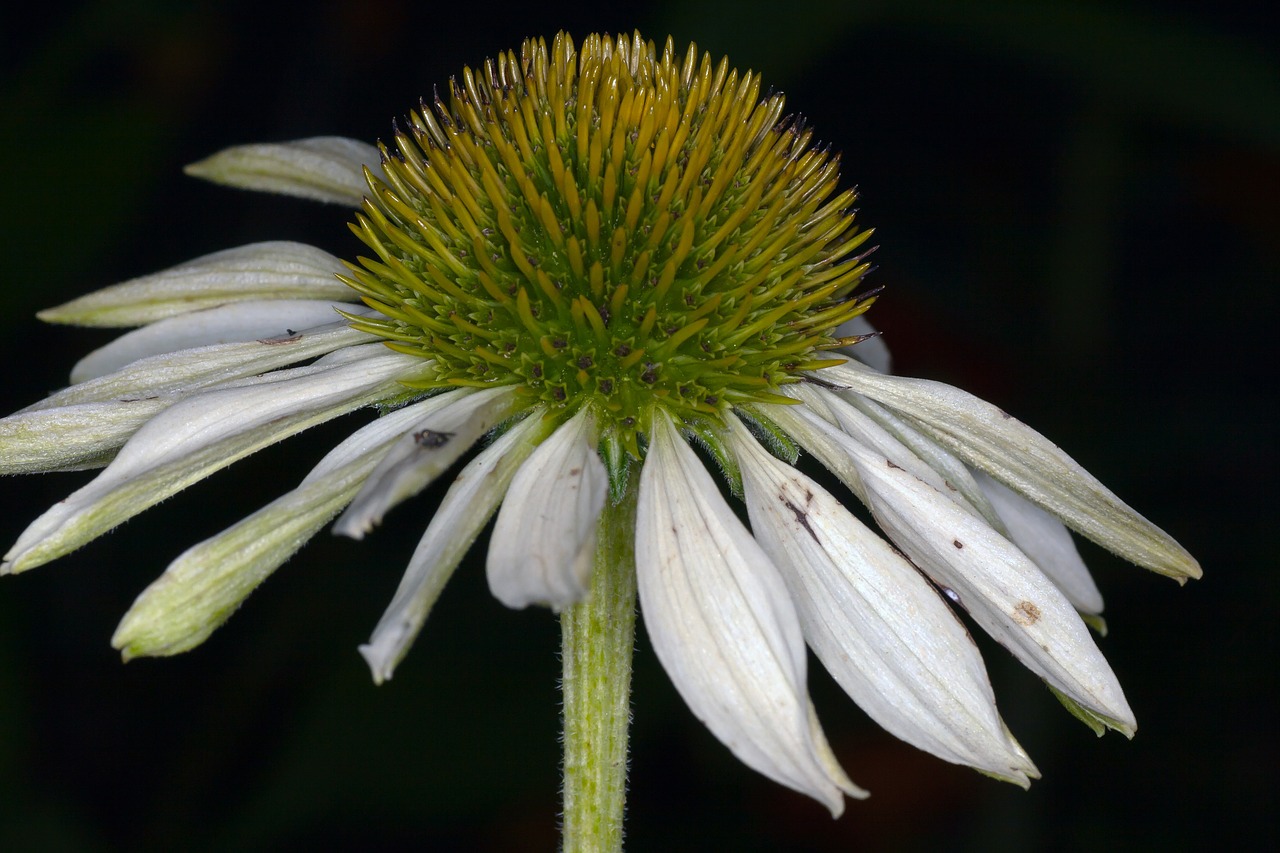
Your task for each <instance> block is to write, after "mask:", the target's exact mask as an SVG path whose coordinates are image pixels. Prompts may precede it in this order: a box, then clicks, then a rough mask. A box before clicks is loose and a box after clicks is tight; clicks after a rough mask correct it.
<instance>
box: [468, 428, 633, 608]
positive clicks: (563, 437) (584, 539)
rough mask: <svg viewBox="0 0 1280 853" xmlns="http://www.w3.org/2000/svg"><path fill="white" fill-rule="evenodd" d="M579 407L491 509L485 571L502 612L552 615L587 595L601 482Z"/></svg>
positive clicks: (604, 484)
mask: <svg viewBox="0 0 1280 853" xmlns="http://www.w3.org/2000/svg"><path fill="white" fill-rule="evenodd" d="M592 430H593V424H592V417H591V414H590V412H589V411H588V410H587V409H586V407H583V408H582V409H580V410H579V411H578V413H577V414H576V415H574V416H573V417H572V418H570V419H569V420H568V421H567V422H566V423H565V424H564V425H562V426H561V427H560V428H559V429H557V430H556V431H555V432H554V433H552V434H551V437H550V438H548V439H547V440H546V441H544V442H543V443H542V444H540V445H538V449H537V450H535V451H533V454H532V455H531V456H530V457H529V461H527V462H525V463H524V464H523V465H521V466H520V470H519V471H518V472H517V473H516V476H515V479H514V480H512V481H511V488H510V489H508V490H507V496H506V498H504V499H503V502H502V508H501V509H499V510H498V520H497V522H495V524H494V527H493V536H492V537H490V540H489V555H488V559H487V562H486V573H487V575H488V578H489V590H490V591H491V592H492V593H493V596H494V598H496V599H498V600H499V601H501V602H502V603H503V604H505V605H507V606H508V607H513V608H523V607H528V606H529V605H530V604H547V605H550V606H551V608H552V609H554V610H559V609H560V608H562V607H565V606H567V605H569V604H573V603H574V602H577V601H580V600H582V598H583V596H585V595H586V594H587V589H588V586H589V583H590V579H591V567H592V562H593V560H594V558H595V543H596V521H597V520H598V519H599V518H600V511H601V510H602V509H604V501H605V495H606V493H607V492H608V489H609V477H608V474H606V472H605V469H604V463H602V462H601V461H600V456H599V454H598V453H596V449H595V445H594V443H593V441H592Z"/></svg>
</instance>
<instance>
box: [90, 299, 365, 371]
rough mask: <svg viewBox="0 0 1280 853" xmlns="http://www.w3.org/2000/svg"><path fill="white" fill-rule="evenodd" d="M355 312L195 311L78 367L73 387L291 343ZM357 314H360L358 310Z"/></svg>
mask: <svg viewBox="0 0 1280 853" xmlns="http://www.w3.org/2000/svg"><path fill="white" fill-rule="evenodd" d="M338 308H342V309H344V310H347V311H350V310H352V309H354V308H355V306H353V305H347V304H345V303H341V302H330V301H323V300H318V299H308V300H299V299H289V300H284V299H277V300H271V301H258V302H236V303H232V304H230V305H222V306H219V307H217V308H207V309H204V310H201V311H192V312H190V313H187V314H183V315H181V316H178V317H170V318H168V319H165V320H160V321H159V322H156V323H152V324H150V325H148V326H143V327H142V328H141V329H135V330H134V331H132V332H129V333H128V334H125V335H121V336H120V337H118V338H116V339H115V340H114V341H112V342H111V343H109V344H107V345H106V346H104V347H99V348H98V349H96V350H94V351H93V352H91V353H89V354H88V355H86V356H85V357H84V358H82V359H80V361H79V362H77V363H76V366H75V367H74V368H72V370H71V382H72V384H78V383H80V382H85V381H87V380H89V379H96V378H98V377H99V376H105V375H107V374H108V373H113V372H115V371H117V370H119V369H121V368H123V367H125V366H127V365H129V364H131V363H133V362H135V361H138V360H139V359H142V358H149V357H151V356H157V355H164V354H166V353H171V352H176V351H178V350H184V349H191V348H192V347H203V346H210V345H213V344H229V343H237V342H249V341H256V340H259V339H265V340H270V339H275V338H291V337H293V336H294V335H296V334H298V333H299V332H301V331H303V330H305V329H314V328H317V327H319V326H329V325H332V324H333V323H336V322H339V319H340V318H339V317H338V315H337V313H336V309H338ZM357 310H358V309H357Z"/></svg>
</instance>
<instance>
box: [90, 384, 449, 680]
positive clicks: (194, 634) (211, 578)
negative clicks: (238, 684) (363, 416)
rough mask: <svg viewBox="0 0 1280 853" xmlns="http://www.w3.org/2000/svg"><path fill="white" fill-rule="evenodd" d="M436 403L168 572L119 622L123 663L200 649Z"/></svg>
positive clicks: (414, 411) (369, 434)
mask: <svg viewBox="0 0 1280 853" xmlns="http://www.w3.org/2000/svg"><path fill="white" fill-rule="evenodd" d="M437 400H438V398H432V399H430V400H425V401H423V402H420V403H416V404H414V405H412V406H407V407H405V408H403V409H400V410H398V411H395V412H392V413H391V414H389V415H387V416H385V417H382V418H379V419H378V420H376V421H374V422H373V423H371V424H368V425H366V426H364V427H362V428H361V429H359V430H357V431H356V432H355V433H353V434H352V435H351V436H350V437H348V438H347V439H346V440H345V441H343V442H342V443H341V444H339V445H338V446H337V447H335V448H334V449H333V450H331V451H330V452H329V453H328V454H327V455H326V456H325V457H324V459H322V460H321V461H320V464H318V465H317V466H316V467H315V468H314V469H312V471H311V473H310V474H308V475H307V477H306V478H305V479H304V480H303V481H302V483H301V484H300V485H299V486H298V487H297V488H296V489H294V490H293V491H291V492H288V493H287V494H285V495H282V496H281V497H279V498H277V499H276V500H275V501H272V502H271V503H270V504H268V505H267V506H265V507H263V508H262V509H260V510H258V511H257V512H255V513H254V514H253V515H250V516H249V517H247V518H245V519H244V520H242V521H240V522H238V523H236V524H235V525H233V526H232V527H230V528H228V529H227V530H224V531H223V532H222V533H219V534H218V535H217V536H214V537H212V538H210V539H206V540H205V541H204V542H201V543H200V544H199V545H196V546H194V547H192V548H190V549H188V550H187V551H186V552H185V553H183V554H182V555H181V556H180V557H178V558H177V559H176V560H174V561H173V562H172V563H170V564H169V567H168V568H167V569H165V572H164V574H163V575H161V576H160V577H159V578H157V579H156V580H155V582H153V583H152V584H151V585H150V586H149V587H147V588H146V590H144V591H143V593H142V594H141V595H139V596H138V599H137V600H136V601H135V602H134V603H133V607H131V608H130V609H129V612H128V613H126V614H125V616H124V618H123V619H122V620H121V621H120V626H119V627H118V628H116V632H115V636H113V637H112V638H111V644H112V645H113V646H115V648H117V649H119V650H120V651H121V652H122V653H123V654H124V658H125V660H128V659H130V658H134V657H143V656H159V655H174V654H178V653H179V652H185V651H187V650H189V649H192V648H195V647H196V646H198V645H200V644H201V643H203V642H204V641H205V640H206V639H207V638H208V637H209V635H210V634H212V633H213V631H214V630H215V629H217V628H218V627H219V626H220V625H222V623H223V622H225V621H226V620H227V619H228V618H230V616H231V614H232V613H234V612H235V610H236V608H238V607H239V606H240V604H241V602H243V601H244V599H245V598H247V597H248V596H249V593H251V592H253V590H254V589H256V588H257V587H258V585H259V584H261V583H262V582H263V581H264V580H266V579H267V578H268V577H269V576H270V575H271V573H272V572H274V571H275V570H276V569H277V568H279V567H280V566H281V565H282V564H283V563H284V562H285V561H286V560H288V559H289V558H290V557H291V556H293V554H294V553H295V552H296V551H297V550H298V549H299V548H301V547H302V546H303V545H304V544H306V543H307V541H308V540H310V539H311V537H312V536H314V535H315V534H316V532H317V531H318V530H319V529H320V528H321V527H323V526H324V525H325V524H326V523H328V521H329V520H330V519H331V518H333V517H334V516H335V515H336V514H337V513H338V511H339V510H340V509H341V508H342V507H343V506H344V505H345V504H346V503H347V502H348V501H350V500H351V498H352V497H354V496H355V493H356V491H357V490H358V489H359V488H360V484H361V483H362V482H363V481H364V478H365V477H367V476H368V475H369V472H370V471H372V470H373V468H374V466H375V465H377V463H378V460H379V459H380V458H381V457H382V454H384V453H386V451H387V449H388V448H389V447H390V446H391V444H392V442H394V441H395V440H396V439H397V438H399V437H400V435H401V434H402V433H404V432H405V431H406V430H409V429H411V428H412V427H413V424H414V422H415V421H416V420H417V419H419V418H421V417H423V416H424V415H425V414H426V413H427V412H426V410H427V409H429V408H430V407H431V406H433V405H438V403H437V402H436V401H437Z"/></svg>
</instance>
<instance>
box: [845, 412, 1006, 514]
mask: <svg viewBox="0 0 1280 853" xmlns="http://www.w3.org/2000/svg"><path fill="white" fill-rule="evenodd" d="M827 396H831V394H830V393H828V394H827ZM840 396H841V397H842V398H843V399H844V400H845V401H846V402H848V403H849V404H851V405H852V406H854V407H855V408H856V409H858V411H860V412H862V413H863V414H865V415H866V416H867V417H869V418H871V419H872V420H873V421H875V422H876V423H877V424H879V425H880V426H881V427H883V428H884V429H885V431H887V432H888V433H889V434H890V435H892V436H893V437H894V438H896V439H897V440H898V441H900V442H901V443H902V444H903V445H905V446H906V447H908V448H910V450H911V452H912V453H914V454H915V455H916V456H918V457H920V458H921V459H922V460H924V462H925V464H927V465H928V466H929V467H930V468H932V469H933V470H935V471H937V472H938V474H940V475H941V476H942V479H943V480H945V481H946V482H947V484H948V485H949V486H951V487H954V488H955V489H956V490H957V491H959V492H960V494H961V495H963V496H964V499H965V500H966V501H968V503H969V506H971V507H972V508H974V509H975V510H977V512H978V513H979V514H980V515H981V516H982V517H983V518H985V519H986V520H987V522H988V523H990V524H991V526H992V527H994V528H995V529H996V530H997V531H1000V532H1002V533H1003V532H1005V530H1004V520H1003V519H1001V517H1000V515H999V513H997V512H996V509H995V507H993V506H992V505H991V501H990V500H989V499H988V498H987V495H986V492H985V491H983V489H982V488H981V487H979V485H978V483H977V481H976V480H975V479H974V477H973V472H971V471H970V470H969V468H968V466H966V465H965V464H964V463H963V462H961V461H960V460H959V459H957V458H956V457H955V456H954V455H952V454H951V453H950V452H948V451H947V450H945V449H943V448H942V447H940V446H939V445H938V443H937V442H935V441H934V440H933V439H931V438H930V437H929V436H927V435H925V434H924V433H922V432H920V431H919V430H918V429H916V428H915V427H913V426H912V425H911V424H909V423H907V422H906V421H905V420H903V419H902V418H900V417H898V416H897V415H895V414H894V413H893V412H891V411H889V410H888V409H886V408H885V407H884V406H881V405H879V404H878V403H875V402H873V401H871V400H868V399H867V398H866V397H864V396H862V395H861V394H854V393H853V392H852V391H846V392H844V393H843V394H841V395H840Z"/></svg>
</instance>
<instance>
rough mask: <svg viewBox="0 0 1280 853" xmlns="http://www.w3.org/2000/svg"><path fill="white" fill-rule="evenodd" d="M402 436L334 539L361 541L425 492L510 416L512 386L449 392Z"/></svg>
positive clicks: (339, 525)
mask: <svg viewBox="0 0 1280 853" xmlns="http://www.w3.org/2000/svg"><path fill="white" fill-rule="evenodd" d="M441 396H442V398H443V399H442V400H441V403H442V405H440V406H438V407H436V408H433V409H432V410H431V411H430V413H429V414H428V415H426V416H425V417H424V418H423V420H422V421H421V422H420V423H419V424H417V425H416V426H415V427H414V429H413V430H412V431H410V432H408V433H406V434H405V435H404V436H403V437H402V438H401V439H400V441H399V442H398V443H397V444H396V446H395V447H393V448H391V451H390V452H389V453H387V455H386V456H385V457H384V458H383V460H382V462H381V463H379V465H378V467H377V468H376V469H375V470H374V472H373V473H372V474H371V475H369V479H367V480H366V481H365V483H364V486H363V487H362V488H361V490H360V493H359V494H358V495H356V499H355V500H354V501H352V502H351V506H350V507H348V508H347V511H346V512H345V513H343V515H342V518H340V519H338V523H337V524H335V525H334V527H333V532H334V533H335V534H337V535H339V536H349V537H351V538H352V539H363V538H364V537H365V534H367V533H369V532H370V531H372V530H373V528H374V527H375V526H376V525H378V524H380V523H381V522H382V518H383V516H384V515H386V513H387V512H388V511H390V510H391V509H392V508H393V507H395V506H396V505H397V504H399V503H401V502H402V501H405V500H408V499H409V498H411V497H413V496H414V495H416V494H418V493H419V492H421V491H422V490H423V489H425V488H426V487H427V486H428V484H430V483H431V482H432V481H433V480H434V479H435V478H436V477H438V476H440V474H442V473H444V471H445V470H446V469H447V468H448V467H449V466H450V465H452V464H453V463H454V462H456V461H457V459H458V457H459V456H461V455H462V454H464V453H466V452H467V450H468V449H469V448H470V447H471V445H473V444H475V443H476V441H477V440H478V439H479V438H480V437H481V436H483V435H484V434H485V433H487V432H488V431H489V430H491V429H493V428H494V427H495V426H497V425H498V424H499V423H500V422H501V421H503V420H504V419H505V418H506V417H508V416H509V415H510V414H511V410H512V406H513V405H514V403H515V388H514V386H504V387H501V388H485V389H482V390H480V391H471V390H465V391H461V390H460V391H452V392H449V393H448V394H445V395H441Z"/></svg>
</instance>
